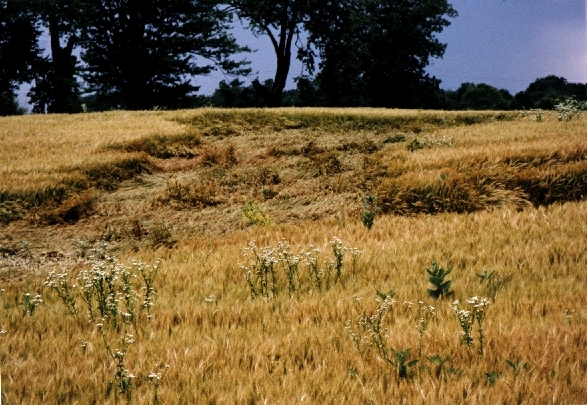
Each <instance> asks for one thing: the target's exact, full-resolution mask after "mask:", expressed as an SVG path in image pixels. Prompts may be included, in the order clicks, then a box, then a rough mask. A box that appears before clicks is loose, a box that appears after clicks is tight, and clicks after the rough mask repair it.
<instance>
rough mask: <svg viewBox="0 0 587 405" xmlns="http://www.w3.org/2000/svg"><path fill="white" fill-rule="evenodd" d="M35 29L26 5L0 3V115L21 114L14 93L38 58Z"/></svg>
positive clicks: (33, 20)
mask: <svg viewBox="0 0 587 405" xmlns="http://www.w3.org/2000/svg"><path fill="white" fill-rule="evenodd" d="M38 36H39V27H38V26H37V24H36V22H35V17H34V14H33V13H32V12H31V11H30V4H29V2H28V1H25V0H22V1H8V0H0V115H11V114H18V113H20V112H21V110H20V108H19V106H18V103H17V102H16V90H17V89H18V87H19V85H20V84H22V83H26V82H29V81H30V80H31V79H32V74H31V73H32V67H33V66H34V65H35V63H36V62H37V61H38V59H39V58H40V53H41V51H40V49H39V47H38V45H37V38H38Z"/></svg>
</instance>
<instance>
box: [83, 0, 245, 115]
mask: <svg viewBox="0 0 587 405" xmlns="http://www.w3.org/2000/svg"><path fill="white" fill-rule="evenodd" d="M88 13H89V21H90V24H89V26H88V27H87V29H85V30H84V37H83V39H84V41H85V43H86V47H85V51H84V52H83V54H82V56H83V59H84V61H85V63H86V65H87V66H86V68H85V69H84V74H83V78H84V80H85V82H86V83H87V86H88V90H89V91H90V92H95V94H96V96H97V98H98V100H100V101H101V102H102V103H105V104H109V105H112V106H117V107H118V106H120V107H121V108H125V109H130V110H137V109H150V108H153V107H155V106H162V107H166V108H178V107H182V106H188V105H189V102H190V97H191V96H193V95H194V94H195V93H196V92H197V90H198V86H197V85H195V84H194V83H193V82H192V78H193V77H194V76H197V75H204V74H208V73H209V72H211V71H212V70H213V69H215V68H216V67H220V68H221V69H223V70H224V71H225V72H227V73H229V74H242V73H247V70H246V69H244V68H243V62H239V61H235V60H234V59H232V58H231V56H232V55H233V54H235V53H237V52H242V51H244V50H246V49H245V48H242V47H239V46H238V45H237V44H236V41H235V39H234V38H233V36H232V35H231V34H230V33H229V32H228V28H229V22H230V17H231V15H230V14H229V13H226V12H224V11H222V10H220V9H219V8H218V7H216V4H215V3H214V2H211V1H194V0H170V1H165V2H160V1H155V0H123V1H114V0H94V1H92V2H91V7H90V9H89V11H88Z"/></svg>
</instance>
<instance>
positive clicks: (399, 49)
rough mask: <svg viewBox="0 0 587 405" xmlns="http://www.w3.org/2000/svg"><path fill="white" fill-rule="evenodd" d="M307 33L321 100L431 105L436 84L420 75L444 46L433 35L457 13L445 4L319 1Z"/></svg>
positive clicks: (429, 0) (437, 0)
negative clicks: (312, 47)
mask: <svg viewBox="0 0 587 405" xmlns="http://www.w3.org/2000/svg"><path fill="white" fill-rule="evenodd" d="M323 4H324V7H322V8H321V9H318V11H317V12H316V13H315V14H314V16H313V17H312V18H311V20H310V21H311V22H310V25H309V31H310V32H311V35H312V41H313V42H314V43H315V44H316V46H317V47H318V50H319V55H320V59H321V62H320V69H321V72H320V74H319V75H318V82H319V85H320V88H321V90H322V91H324V92H325V93H326V94H327V99H330V100H337V99H338V100H340V99H341V98H342V99H343V100H345V97H346V99H347V101H346V102H345V103H346V104H349V103H352V104H359V105H362V104H366V105H371V106H381V107H426V106H432V105H433V104H434V103H435V102H436V100H435V99H434V97H430V95H435V94H436V90H437V89H438V84H439V83H440V82H439V81H438V80H437V79H435V78H433V77H430V76H429V75H428V74H426V72H425V68H426V66H428V64H429V63H430V60H431V59H432V58H439V57H442V55H443V54H444V51H445V49H446V45H445V44H442V43H441V42H440V41H439V40H438V38H437V37H436V34H437V33H440V32H441V31H442V30H443V29H444V28H445V27H447V26H448V25H450V22H449V20H448V18H452V17H456V16H457V13H456V11H455V10H454V8H453V7H452V6H451V5H450V4H449V3H448V1H447V0H344V1H341V2H324V3H323Z"/></svg>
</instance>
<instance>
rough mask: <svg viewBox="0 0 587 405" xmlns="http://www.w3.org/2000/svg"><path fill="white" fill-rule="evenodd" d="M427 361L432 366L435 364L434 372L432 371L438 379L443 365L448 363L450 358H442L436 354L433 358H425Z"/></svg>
mask: <svg viewBox="0 0 587 405" xmlns="http://www.w3.org/2000/svg"><path fill="white" fill-rule="evenodd" d="M427 359H428V361H429V362H430V363H432V364H436V365H437V367H436V370H435V371H434V374H435V375H436V377H437V378H438V377H440V375H441V373H442V370H443V368H444V364H445V363H446V362H448V361H450V356H446V357H442V356H441V355H439V354H437V355H435V356H434V357H427Z"/></svg>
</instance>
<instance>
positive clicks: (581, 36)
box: [196, 0, 587, 93]
mask: <svg viewBox="0 0 587 405" xmlns="http://www.w3.org/2000/svg"><path fill="white" fill-rule="evenodd" d="M586 3H587V0H452V1H451V4H452V5H453V6H454V8H455V9H456V10H457V12H458V13H459V16H458V17H456V18H455V19H452V20H451V22H452V24H451V26H449V27H448V28H446V29H445V30H444V32H443V33H441V34H440V35H439V38H440V39H441V41H442V42H443V43H446V44H448V47H447V50H446V53H445V55H444V58H442V59H436V60H434V61H433V63H432V64H431V65H430V66H429V68H428V72H429V73H430V74H432V75H434V76H436V77H437V78H439V79H441V80H442V84H441V87H442V88H445V89H456V88H458V87H459V85H460V84H461V83H463V82H473V83H487V84H491V85H492V86H495V87H498V88H505V89H507V90H509V91H510V92H511V93H517V92H519V91H521V90H524V89H526V88H527V87H528V85H529V84H530V83H532V82H533V81H534V80H536V79H537V78H539V77H544V76H547V75H549V74H554V75H557V76H562V77H565V78H566V79H568V80H569V81H571V82H583V83H585V82H587V34H586V11H585V4H586ZM235 35H236V36H237V38H238V39H239V42H240V43H241V44H246V45H249V46H250V47H251V48H253V49H257V52H255V53H253V54H251V55H249V59H250V60H251V61H252V68H253V70H254V72H255V75H254V76H253V78H254V77H255V76H257V75H258V76H259V78H260V79H261V80H264V79H268V78H272V76H273V73H274V69H275V57H274V55H273V51H272V48H271V44H270V42H269V39H268V38H267V37H260V38H255V37H254V36H253V35H252V34H250V33H249V32H248V31H246V30H245V29H243V28H242V27H241V28H237V29H235ZM300 72H301V66H300V64H299V63H296V62H294V63H292V68H291V71H290V80H289V82H288V87H290V88H291V87H294V86H295V84H294V83H293V80H292V79H293V78H294V77H296V76H299V75H300ZM222 79H224V76H223V75H222V74H221V73H213V74H212V75H211V76H210V77H208V78H197V79H196V81H197V82H198V83H199V84H200V85H201V86H202V88H201V92H203V93H210V92H211V91H213V90H214V88H216V86H217V83H218V82H219V81H220V80H222ZM244 80H245V81H246V82H250V81H251V80H252V79H244Z"/></svg>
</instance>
